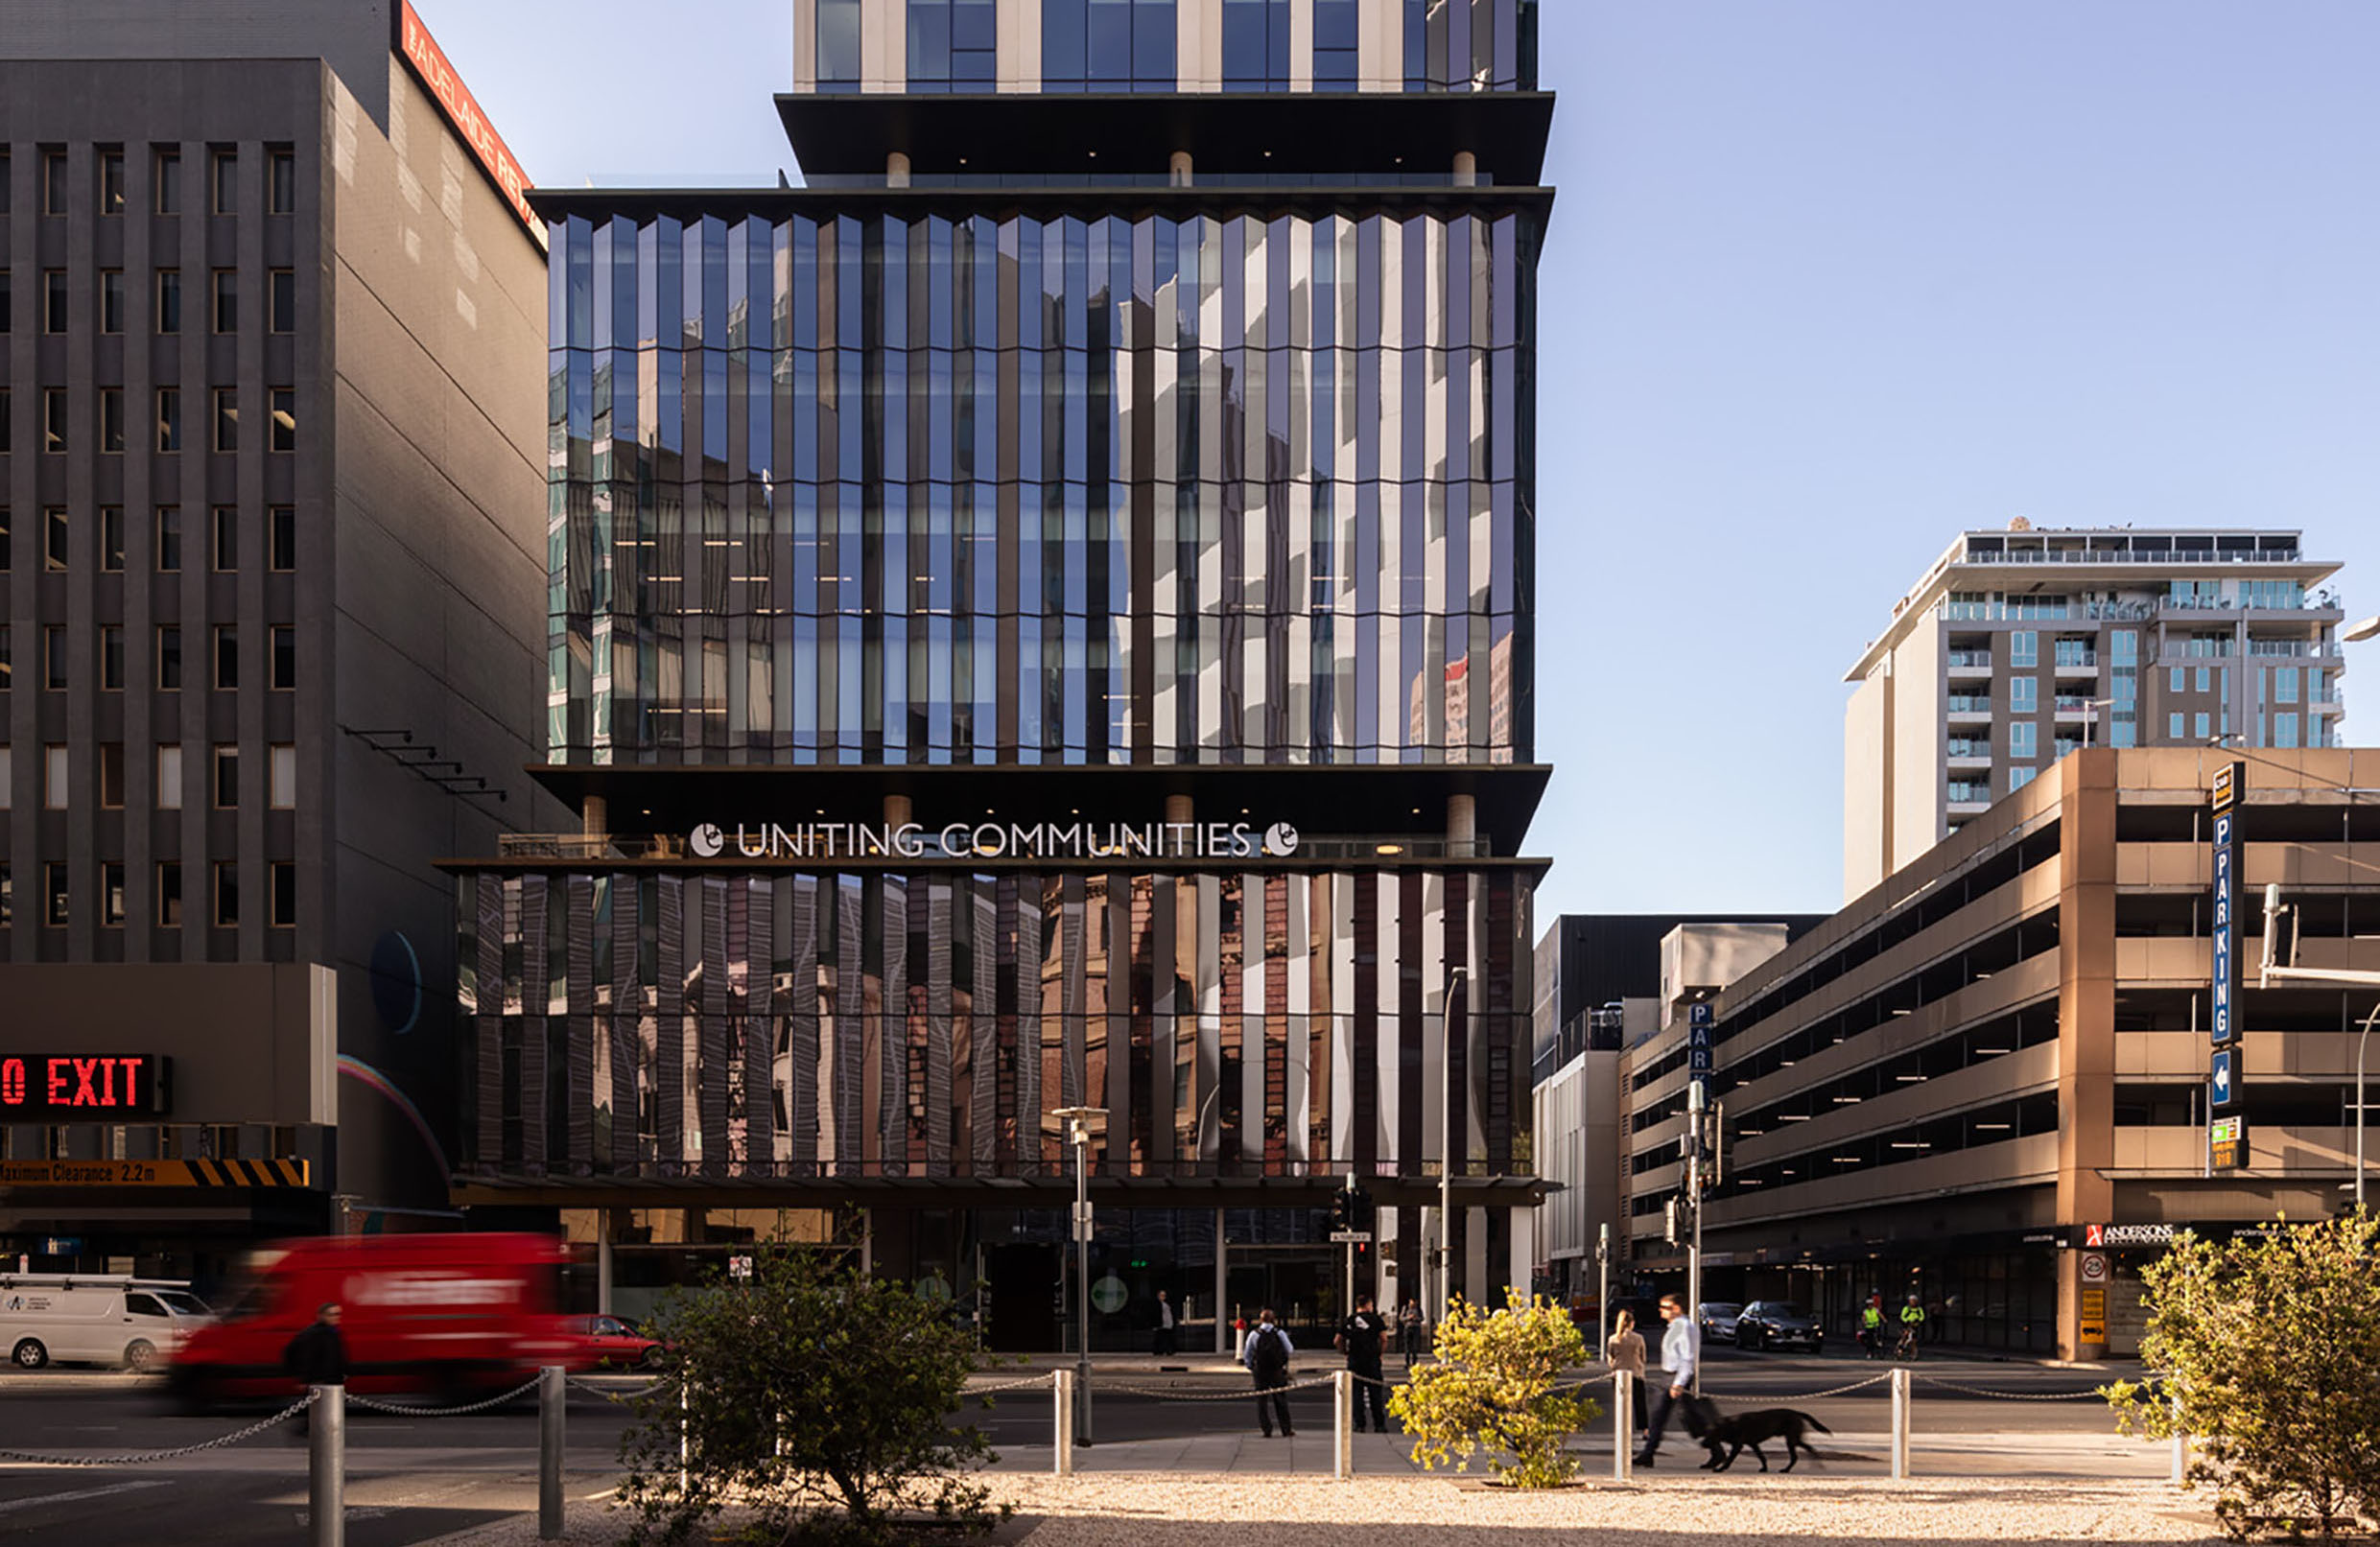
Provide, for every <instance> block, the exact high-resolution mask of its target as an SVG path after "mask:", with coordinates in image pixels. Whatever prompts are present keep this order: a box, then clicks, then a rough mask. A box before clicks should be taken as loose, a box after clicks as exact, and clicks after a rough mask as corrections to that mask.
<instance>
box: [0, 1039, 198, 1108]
mask: <svg viewBox="0 0 2380 1547" xmlns="http://www.w3.org/2000/svg"><path fill="white" fill-rule="evenodd" d="M173 1093H174V1061H173V1060H172V1059H170V1058H167V1057H165V1056H164V1055H162V1054H158V1053H103V1054H100V1055H98V1056H96V1057H90V1058H85V1057H83V1056H82V1054H80V1053H10V1054H0V1122H12V1123H68V1122H77V1121H85V1120H91V1119H104V1118H107V1117H125V1116H134V1115H139V1116H162V1115H164V1114H165V1113H167V1112H169V1111H171V1110H172V1108H173Z"/></svg>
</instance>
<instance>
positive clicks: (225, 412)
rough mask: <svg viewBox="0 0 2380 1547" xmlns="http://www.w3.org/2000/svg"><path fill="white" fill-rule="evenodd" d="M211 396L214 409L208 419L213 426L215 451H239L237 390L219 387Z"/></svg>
mask: <svg viewBox="0 0 2380 1547" xmlns="http://www.w3.org/2000/svg"><path fill="white" fill-rule="evenodd" d="M212 396H213V400H214V405H215V408H214V412H212V413H211V414H209V415H208V419H209V421H210V422H211V423H212V424H213V425H214V426H215V431H214V435H215V449H216V450H217V451H238V450H239V449H240V393H239V390H238V388H236V387H217V388H215V390H214V392H213V394H212Z"/></svg>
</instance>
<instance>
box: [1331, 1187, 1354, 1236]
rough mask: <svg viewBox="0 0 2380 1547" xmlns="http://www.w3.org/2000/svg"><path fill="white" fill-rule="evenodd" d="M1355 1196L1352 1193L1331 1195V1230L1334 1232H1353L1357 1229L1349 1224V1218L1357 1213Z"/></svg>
mask: <svg viewBox="0 0 2380 1547" xmlns="http://www.w3.org/2000/svg"><path fill="white" fill-rule="evenodd" d="M1354 1212H1355V1194H1354V1193H1352V1192H1344V1191H1342V1192H1334V1193H1332V1194H1331V1229H1332V1230H1333V1231H1352V1230H1354V1229H1355V1226H1353V1225H1351V1224H1349V1223H1348V1219H1349V1216H1351V1215H1352V1214H1354Z"/></svg>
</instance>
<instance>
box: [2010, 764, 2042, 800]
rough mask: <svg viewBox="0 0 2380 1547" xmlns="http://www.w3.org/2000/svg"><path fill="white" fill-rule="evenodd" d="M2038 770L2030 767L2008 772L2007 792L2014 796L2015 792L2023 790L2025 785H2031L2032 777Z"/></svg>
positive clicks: (2012, 769) (2013, 769)
mask: <svg viewBox="0 0 2380 1547" xmlns="http://www.w3.org/2000/svg"><path fill="white" fill-rule="evenodd" d="M2039 771H2040V770H2039V769H2038V768H2030V767H2027V768H2011V769H2010V770H2009V771H2008V792H2009V793H2010V794H2012V795H2014V794H2015V793H2016V791H2018V790H2020V789H2022V788H2024V787H2025V786H2026V785H2029V784H2031V783H2033V779H2034V776H2035V775H2036V774H2038V772H2039Z"/></svg>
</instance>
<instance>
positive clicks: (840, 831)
mask: <svg viewBox="0 0 2380 1547" xmlns="http://www.w3.org/2000/svg"><path fill="white" fill-rule="evenodd" d="M686 846H687V848H688V849H689V850H691V851H692V852H693V853H694V855H695V857H696V858H698V859H718V858H721V857H727V858H739V859H1286V858H1289V857H1291V856H1294V855H1295V854H1296V853H1297V851H1298V831H1297V829H1296V828H1294V827H1291V826H1290V825H1289V824H1288V823H1286V822H1275V823H1273V824H1272V825H1271V826H1269V827H1266V828H1265V829H1263V830H1262V831H1261V832H1260V831H1258V829H1257V828H1256V827H1255V826H1254V825H1253V824H1251V823H1247V822H1030V823H1027V822H953V823H950V824H949V825H947V826H944V827H939V828H934V827H928V826H926V825H924V824H922V823H917V822H885V823H868V822H800V823H795V824H794V825H792V826H790V827H787V826H783V825H781V824H778V823H773V822H772V823H766V824H759V825H754V826H746V825H744V824H743V823H741V822H739V823H737V824H736V825H735V827H734V828H732V829H730V828H725V827H722V826H720V825H719V823H717V822H705V823H702V824H701V825H700V826H698V827H696V828H695V830H694V831H693V832H690V833H688V834H687V835H686Z"/></svg>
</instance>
